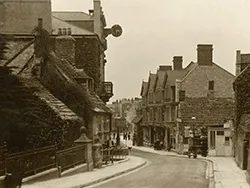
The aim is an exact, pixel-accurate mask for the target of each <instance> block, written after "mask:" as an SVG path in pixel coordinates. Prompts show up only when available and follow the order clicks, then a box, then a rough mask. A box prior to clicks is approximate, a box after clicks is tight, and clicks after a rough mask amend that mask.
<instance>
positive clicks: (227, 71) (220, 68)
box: [213, 63, 235, 77]
mask: <svg viewBox="0 0 250 188" xmlns="http://www.w3.org/2000/svg"><path fill="white" fill-rule="evenodd" d="M213 65H215V66H217V67H219V68H220V69H222V70H224V71H226V72H227V73H228V74H231V75H232V76H234V77H235V75H233V74H232V73H231V72H229V71H228V70H226V69H224V68H223V67H221V66H220V65H218V64H216V63H213Z"/></svg>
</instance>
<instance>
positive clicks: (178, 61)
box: [173, 56, 183, 70]
mask: <svg viewBox="0 0 250 188" xmlns="http://www.w3.org/2000/svg"><path fill="white" fill-rule="evenodd" d="M182 62H183V60H182V56H174V57H173V65H174V70H182V69H183V68H182Z"/></svg>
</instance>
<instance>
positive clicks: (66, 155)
mask: <svg viewBox="0 0 250 188" xmlns="http://www.w3.org/2000/svg"><path fill="white" fill-rule="evenodd" d="M85 150H86V147H85V146H76V147H73V148H69V149H65V150H61V151H58V152H57V153H56V161H57V165H58V166H60V167H61V172H63V171H65V170H68V169H70V168H72V167H75V166H77V165H80V164H83V163H85V162H86V158H85Z"/></svg>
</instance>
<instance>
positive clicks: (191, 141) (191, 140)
mask: <svg viewBox="0 0 250 188" xmlns="http://www.w3.org/2000/svg"><path fill="white" fill-rule="evenodd" d="M191 119H192V120H193V123H192V135H191V137H192V138H193V139H191V138H190V143H191V145H194V122H195V120H196V117H194V116H193V117H192V118H191Z"/></svg>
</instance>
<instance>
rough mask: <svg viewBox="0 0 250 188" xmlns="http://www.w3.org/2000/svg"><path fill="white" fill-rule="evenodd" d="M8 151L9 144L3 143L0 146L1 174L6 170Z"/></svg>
mask: <svg viewBox="0 0 250 188" xmlns="http://www.w3.org/2000/svg"><path fill="white" fill-rule="evenodd" d="M6 152H7V146H6V145H3V146H0V176H3V175H5V172H6V163H5V159H6Z"/></svg>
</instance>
